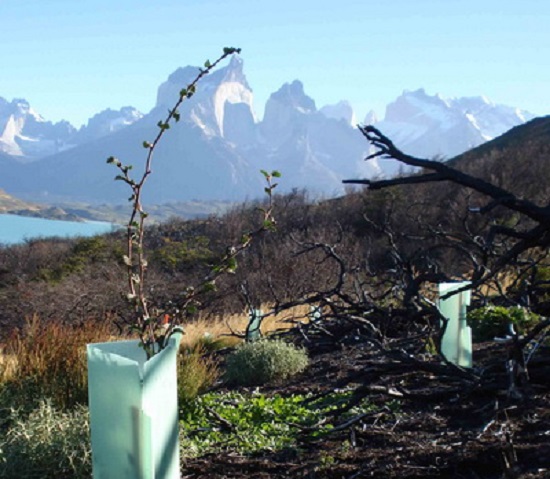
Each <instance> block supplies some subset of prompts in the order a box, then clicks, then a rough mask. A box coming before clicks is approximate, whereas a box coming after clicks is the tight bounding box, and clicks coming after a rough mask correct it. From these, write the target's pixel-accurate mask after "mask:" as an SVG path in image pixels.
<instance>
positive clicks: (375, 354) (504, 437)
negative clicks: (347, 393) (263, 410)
mask: <svg viewBox="0 0 550 479" xmlns="http://www.w3.org/2000/svg"><path fill="white" fill-rule="evenodd" d="M403 344H406V345H407V346H406V347H405V346H403V345H400V344H399V343H398V342H395V343H394V344H392V348H393V349H401V350H402V351H403V350H406V351H407V353H408V354H410V356H411V358H414V360H418V361H423V364H428V365H433V371H430V368H431V367H432V366H428V367H426V368H425V369H426V370H419V368H417V367H413V366H411V364H408V363H407V361H406V360H405V361H403V360H396V359H395V358H393V357H391V356H388V355H387V354H382V353H381V352H380V351H379V350H376V349H375V348H373V347H372V345H371V344H369V343H367V342H361V341H357V342H356V343H355V344H347V345H346V344H342V343H339V344H338V345H336V344H332V345H331V344H326V345H324V346H319V344H315V345H312V348H311V351H310V355H311V359H312V363H311V366H310V367H309V368H308V370H307V371H306V372H304V373H303V374H301V375H300V376H299V377H297V378H294V379H293V380H292V381H290V382H286V383H285V384H278V385H272V386H269V387H266V388H262V391H264V392H265V393H266V394H270V393H280V394H283V395H285V394H293V393H297V392H312V393H319V394H322V393H323V392H327V391H330V390H333V389H335V388H339V387H342V386H343V385H347V386H346V387H354V388H357V391H358V395H363V396H366V397H368V399H369V400H370V401H372V402H373V403H376V404H378V405H379V406H380V409H379V410H378V411H377V412H376V413H373V414H367V415H366V416H365V417H363V418H356V422H354V423H353V424H350V425H349V426H347V427H342V428H341V430H339V431H337V432H335V433H333V434H331V435H329V436H328V437H325V438H323V439H321V440H317V441H308V440H304V441H302V442H301V444H300V445H299V446H298V447H296V448H293V449H289V450H285V451H280V452H277V453H272V452H266V453H264V454H259V455H255V456H241V455H236V454H234V453H226V454H216V455H209V456H203V457H200V458H197V459H193V460H189V461H188V462H187V463H186V464H185V467H184V471H185V474H184V476H183V477H184V478H186V479H214V478H216V479H221V478H276V477H281V478H283V477H285V478H287V477H288V478H290V477H292V478H309V479H325V478H326V479H329V478H330V479H355V478H361V477H379V478H407V479H412V478H418V479H420V478H463V479H470V478H471V479H482V478H483V479H485V478H487V479H489V478H495V479H497V478H506V479H508V478H514V479H520V478H521V479H528V478H533V479H534V478H547V477H548V478H550V348H548V347H541V348H539V349H538V351H537V353H536V354H535V355H534V356H533V358H532V359H531V361H530V362H529V364H528V366H529V375H530V377H529V382H528V383H527V384H524V385H522V386H521V387H520V388H519V389H518V391H517V394H512V395H510V391H509V378H508V374H507V371H506V366H505V362H506V358H507V352H506V350H505V347H504V346H503V345H501V344H495V343H485V344H481V345H477V346H476V347H475V351H474V362H475V368H474V369H475V372H476V375H477V377H478V378H481V379H480V380H477V381H471V380H468V379H465V378H461V377H460V376H456V375H454V374H449V375H446V374H445V372H444V368H443V369H441V364H440V363H439V362H437V361H435V360H434V359H433V358H432V359H430V357H429V356H428V355H425V354H422V352H421V351H423V348H422V341H420V338H418V340H414V339H409V340H407V341H406V342H404V343H403ZM392 400H397V401H398V402H399V406H398V408H397V409H395V408H394V409H393V410H392V409H391V408H389V407H387V405H388V404H389V403H390V401H392ZM344 422H345V421H344V420H342V421H340V424H342V423H344ZM335 424H336V425H338V421H335ZM344 426H345V425H344Z"/></svg>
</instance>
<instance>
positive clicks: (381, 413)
mask: <svg viewBox="0 0 550 479" xmlns="http://www.w3.org/2000/svg"><path fill="white" fill-rule="evenodd" d="M549 141H550V118H542V119H537V120H534V121H532V122H530V123H528V124H526V125H524V126H522V127H518V128H516V129H514V130H512V131H511V132H510V133H509V134H508V135H505V136H504V137H502V138H499V139H497V140H494V141H493V142H490V143H488V144H487V145H484V146H483V147H480V148H478V149H476V150H473V151H471V152H469V153H468V154H466V155H463V156H461V157H459V158H456V159H455V160H453V164H454V166H455V167H457V168H459V169H463V170H464V171H468V172H471V173H472V174H475V175H479V176H481V177H484V178H486V179H487V180H489V181H491V182H493V183H494V184H496V185H501V186H503V187H506V188H510V190H513V191H514V193H515V194H516V195H519V196H521V195H525V197H528V198H529V199H531V200H533V201H535V202H538V204H540V205H542V206H546V205H547V204H548V201H549V196H548V192H547V185H546V183H545V181H544V179H545V178H546V177H547V175H546V172H547V168H548V166H547V165H548V158H549V155H548V153H549V149H548V144H549ZM517 172H521V175H518V174H517ZM281 181H284V172H283V178H281ZM274 202H275V217H276V220H277V228H276V230H275V231H273V232H269V233H268V234H264V235H263V236H261V237H260V238H259V240H258V241H257V242H255V243H254V244H253V245H252V246H251V247H250V248H249V249H247V250H246V251H245V252H244V254H243V255H241V256H240V257H239V258H238V264H236V265H234V266H235V268H231V269H232V270H233V269H234V271H232V272H231V273H229V274H226V275H225V276H223V277H221V278H219V279H218V280H217V281H216V283H215V284H212V285H209V286H210V287H208V288H204V289H203V290H202V289H201V290H200V291H199V292H198V294H197V296H196V301H195V302H194V303H193V304H190V305H189V307H188V308H186V309H185V310H184V311H179V312H178V313H177V314H179V315H183V316H184V318H185V324H187V325H189V326H190V328H189V331H191V329H192V328H191V326H192V325H197V324H199V323H200V324H201V325H202V324H206V325H208V324H212V326H213V327H214V325H216V327H218V326H219V325H220V323H222V322H223V321H224V320H228V319H229V315H232V314H245V315H246V314H247V313H248V311H250V310H251V309H261V310H262V311H263V313H264V315H265V316H266V319H272V318H273V316H274V315H275V314H277V315H278V316H277V320H278V321H280V325H281V326H284V329H285V330H284V331H278V332H277V333H274V334H270V335H268V338H267V339H268V340H271V339H273V337H278V338H279V339H281V338H282V339H283V340H284V341H285V342H286V343H292V344H293V345H294V346H290V347H291V349H292V350H293V354H289V353H288V352H286V350H285V349H283V348H286V345H284V344H283V343H279V342H273V343H272V344H271V345H270V346H272V347H264V346H265V344H266V343H264V342H263V341H259V342H257V343H251V344H252V346H251V348H252V351H251V352H248V350H245V349H237V353H234V352H232V350H231V349H224V348H225V347H227V346H233V345H234V344H235V343H238V342H240V340H241V339H242V336H243V335H242V334H240V333H242V332H243V329H241V325H239V331H237V328H231V324H227V325H226V326H227V328H226V330H225V331H226V332H227V330H228V329H229V330H230V332H231V329H234V330H233V331H232V333H233V334H232V336H233V337H227V336H212V335H210V334H208V335H200V334H199V335H197V336H194V338H196V339H194V340H193V342H192V343H188V344H186V345H185V346H184V348H182V351H181V359H180V372H179V380H180V384H183V386H182V388H180V389H181V391H180V404H181V410H180V420H181V423H180V429H181V431H180V432H181V445H182V453H183V455H184V459H185V463H184V465H183V467H184V469H185V475H186V477H192V478H196V479H199V478H202V479H213V478H216V477H231V478H238V477H304V478H306V477H307V478H318V479H322V478H323V479H324V478H327V479H329V478H330V479H336V478H342V477H346V478H352V477H362V476H365V477H368V476H374V477H390V478H397V477H399V478H417V479H420V478H424V477H479V478H487V479H489V478H491V479H492V478H495V479H496V478H497V477H499V478H500V477H511V478H523V479H527V478H535V477H542V476H540V474H541V473H542V474H544V473H547V472H548V471H549V470H550V464H549V463H548V457H550V441H549V439H548V435H547V431H548V418H550V408H549V402H550V389H549V385H548V381H547V377H548V373H549V371H550V348H549V347H548V344H547V339H545V337H544V331H545V329H544V328H546V329H548V319H546V318H547V317H548V315H549V311H550V294H549V293H550V291H549V289H548V288H549V286H550V284H549V280H550V264H549V262H548V258H547V251H545V250H542V249H541V248H533V249H532V250H529V251H523V252H522V254H520V255H518V257H517V258H514V261H511V262H510V263H509V264H508V265H506V267H505V268H503V269H502V270H501V271H500V273H499V274H498V275H495V276H494V277H492V278H491V280H490V281H489V282H487V283H486V284H484V285H482V287H480V288H477V289H476V290H475V291H474V292H473V301H472V303H473V304H472V310H473V313H472V315H471V320H472V321H474V322H475V324H476V328H475V329H476V334H478V333H480V332H481V333H483V334H484V335H485V336H484V337H483V338H482V339H480V341H481V340H483V341H485V340H486V339H492V336H493V334H499V335H500V334H501V329H502V328H504V331H503V334H506V332H507V326H508V325H507V321H508V320H511V321H512V322H514V323H515V324H516V325H517V327H518V328H521V332H522V333H523V334H525V336H526V338H527V339H525V338H524V339H519V338H516V340H515V342H514V343H508V345H507V346H503V345H502V344H501V343H495V342H493V341H489V342H481V343H480V344H477V345H476V346H475V351H474V358H475V367H474V368H473V369H464V368H458V367H455V366H453V365H452V364H449V363H447V362H445V361H444V360H443V358H442V356H441V355H440V354H438V353H439V351H438V347H439V341H440V335H441V334H442V327H441V325H442V322H441V320H440V319H441V318H440V317H439V315H438V313H437V309H436V308H435V306H434V304H435V303H434V302H435V300H436V296H437V293H436V291H437V284H438V283H440V282H444V281H449V280H455V279H467V278H469V277H470V274H471V272H472V271H474V270H476V269H479V268H487V269H490V268H491V267H493V265H495V264H497V262H498V259H499V254H500V253H501V251H503V249H504V248H506V247H507V246H509V245H508V244H507V241H508V240H507V239H506V238H504V239H499V241H497V242H496V243H495V244H494V245H492V246H491V248H488V247H487V243H484V242H483V241H482V238H485V237H486V235H487V233H488V231H489V228H490V227H494V226H499V227H500V226H502V227H512V226H513V227H516V226H517V225H518V224H520V225H522V224H523V223H525V225H526V226H529V224H528V223H529V222H530V221H532V220H525V219H524V218H519V217H515V216H514V215H509V214H508V213H507V210H505V209H504V208H503V207H502V205H495V207H494V208H491V209H490V210H489V211H488V212H487V213H485V214H480V213H478V212H476V211H477V208H479V207H483V206H485V205H486V202H487V200H486V199H485V198H482V197H480V196H479V195H475V194H472V192H471V191H468V190H466V189H464V188H461V187H458V186H456V185H452V184H443V183H432V184H430V183H428V184H417V185H407V186H394V187H391V188H388V189H382V190H377V191H372V190H366V189H365V190H355V191H353V190H350V191H349V192H348V193H347V194H346V195H344V196H342V197H340V198H337V199H332V200H326V201H312V200H310V199H309V198H308V195H307V193H306V192H305V191H298V190H296V191H293V192H292V193H290V194H286V195H281V196H276V197H275V198H274ZM261 206H262V205H261V203H254V202H251V203H245V204H241V205H239V206H236V207H234V208H232V209H230V210H229V211H228V212H226V213H225V214H223V215H221V216H211V217H208V218H203V219H197V220H181V219H176V218H173V219H171V220H170V221H167V222H165V223H162V224H158V225H152V226H151V227H149V228H148V229H147V230H146V238H145V246H146V251H147V257H148V282H147V288H148V290H147V294H148V298H149V299H150V308H151V309H152V310H153V314H154V315H155V316H161V315H164V314H168V315H171V314H176V313H175V312H176V310H177V308H178V304H179V301H180V300H181V298H182V295H183V294H184V292H185V291H186V290H187V288H189V287H190V286H193V285H197V284H200V282H201V280H202V279H203V278H204V277H205V276H206V274H207V273H208V271H209V270H210V269H211V268H212V265H214V264H216V262H217V258H219V257H221V256H223V255H224V254H225V253H226V248H227V246H228V245H231V244H239V239H240V238H241V237H242V235H243V234H246V233H247V232H249V231H253V230H255V228H256V227H257V223H258V221H261V215H259V211H258V208H259V207H261ZM124 242H125V237H124V233H123V232H114V233H110V234H108V235H103V236H97V237H93V238H80V239H72V240H59V239H52V240H32V241H27V242H26V243H24V244H21V245H17V246H12V247H6V248H1V249H0V321H1V327H2V328H1V337H0V343H2V344H3V345H4V347H5V351H6V352H7V354H6V357H5V358H4V362H3V366H2V364H0V366H1V367H0V373H2V374H1V375H0V405H1V406H2V408H5V409H3V410H2V411H3V412H2V411H0V441H4V444H5V445H4V446H2V443H0V449H2V448H4V450H9V451H10V454H12V456H13V457H14V458H16V459H17V461H19V462H17V463H16V462H15V459H12V462H11V463H10V462H9V458H7V457H4V458H3V457H2V455H1V453H0V463H1V461H3V460H4V461H7V462H6V463H7V464H10V467H11V468H12V469H11V471H12V472H11V474H12V475H11V476H10V475H8V476H6V477H17V476H16V475H14V474H17V473H18V471H19V472H20V470H21V469H20V467H23V466H21V465H29V464H46V462H47V461H46V462H44V463H42V462H40V463H39V462H38V459H33V460H36V462H35V463H33V462H32V461H31V460H30V459H29V458H31V457H34V458H37V457H38V458H39V459H40V461H43V460H44V458H46V459H47V458H48V457H60V458H65V456H66V455H68V454H74V452H72V451H73V447H72V446H73V445H74V444H73V443H74V440H70V441H69V443H70V444H71V448H69V447H68V446H67V444H66V443H64V442H63V441H64V440H66V439H67V436H63V434H61V433H60V436H58V435H56V436H55V441H54V440H52V441H51V442H48V441H47V440H46V439H40V441H39V442H38V443H37V444H38V445H39V446H40V447H38V446H37V447H36V448H33V447H34V445H31V444H30V443H29V440H28V438H29V437H32V436H33V434H38V433H39V429H40V428H39V427H38V426H37V424H38V423H39V422H40V420H43V421H48V424H52V423H55V421H58V423H59V424H62V425H63V427H62V428H53V429H55V430H56V431H58V429H59V430H60V431H63V430H67V426H66V425H67V424H70V427H69V428H68V429H69V430H71V431H75V430H79V429H78V428H77V427H75V424H83V423H84V422H85V421H86V411H85V408H84V409H83V408H82V404H84V405H85V403H86V397H85V396H86V395H85V381H86V380H85V374H84V371H85V365H84V363H83V355H82V354H80V351H81V350H80V349H79V348H81V346H80V343H82V344H83V343H84V342H86V341H95V340H103V339H106V338H111V337H119V336H120V335H121V334H122V333H121V332H122V331H124V330H125V324H126V323H128V322H129V320H130V318H129V316H128V315H129V313H128V305H127V303H126V300H125V298H124V292H125V290H124V284H125V274H126V267H125V265H124V261H123V254H124ZM510 306H514V309H511V308H510ZM480 307H482V308H481V309H479V308H480ZM198 311H200V314H199V312H198ZM315 311H317V312H319V315H318V316H315V315H314V312H315ZM483 321H486V324H483V323H480V322H483ZM228 323H229V321H228ZM289 326H294V327H293V328H291V329H290V330H288V327H289ZM273 329H276V325H275V327H273V325H272V326H271V327H270V328H269V330H270V332H272V331H271V330H273ZM263 332H264V333H267V332H268V328H264V329H263ZM481 333H480V334H481ZM63 337H66V338H67V340H61V339H59V338H63ZM476 339H477V338H476ZM529 339H533V340H534V343H531V342H529ZM523 341H525V344H524V345H523V346H525V351H526V352H528V351H531V350H533V355H532V358H531V356H530V363H529V374H528V375H527V374H526V373H525V374H524V373H523V372H522V371H521V370H520V371H519V372H518V370H513V371H512V370H510V368H508V366H507V365H509V364H510V361H512V360H514V361H518V360H517V358H516V357H515V356H514V354H516V353H517V351H518V348H517V347H518V345H519V344H520V343H521V342H523ZM545 341H546V342H545ZM79 342H80V343H79ZM58 343H59V344H63V348H61V347H57V346H55V347H53V345H56V344H58ZM535 343H536V348H538V349H536V348H535V345H534V344H535ZM48 345H50V346H48ZM254 345H256V346H254ZM220 348H221V349H220ZM529 348H531V349H529ZM270 350H273V351H274V352H273V353H271V352H269V351H270ZM239 351H241V353H240V354H241V356H240V357H238V360H236V357H237V356H232V355H234V354H239ZM242 351H245V352H246V354H244V353H243V352H242ZM281 351H283V352H282V353H281ZM519 351H520V354H521V358H523V357H524V356H523V350H522V349H519ZM294 352H296V355H294ZM23 353H25V354H26V355H25V356H23ZM270 354H277V355H278V356H277V357H278V358H279V360H280V364H281V366H280V369H279V372H278V373H277V376H276V377H275V376H272V375H271V371H269V374H268V373H267V372H266V373H264V372H263V370H262V369H261V368H260V367H258V368H256V369H254V372H258V374H259V373H261V374H259V375H260V376H261V377H253V379H250V378H246V379H244V380H242V381H241V379H242V378H241V377H240V376H241V375H239V374H236V373H235V368H236V369H237V372H240V373H242V370H243V369H244V366H242V365H241V363H240V361H245V362H252V361H249V359H247V358H254V360H257V359H262V360H263V359H265V357H266V356H268V355H270ZM306 355H307V356H309V359H307V358H306ZM18 357H25V360H24V361H22V362H21V363H18V362H17V360H16V359H14V358H18ZM66 358H69V360H67V359H66ZM269 358H271V356H270V357H269ZM35 359H36V360H35ZM271 359H274V357H273V358H271ZM287 360H288V361H294V363H293V364H287V363H286V361H287ZM10 361H12V362H11V363H10ZM262 364H268V365H269V366H270V367H272V366H273V364H275V363H274V361H265V362H264V363H262ZM46 365H47V366H46ZM50 365H52V366H50ZM40 368H46V370H47V371H51V374H48V375H47V374H45V372H44V371H42V372H41V373H36V371H40V370H41V369H40ZM231 368H233V369H234V371H233V373H231V372H230V370H231ZM291 372H292V374H291ZM295 374H296V376H294V375H295ZM527 376H528V377H527ZM42 377H44V378H47V381H42V380H41V378H42ZM230 380H231V381H230ZM239 381H241V382H240V383H239ZM240 384H246V385H248V384H252V385H254V386H257V387H258V389H255V390H254V391H253V392H251V390H250V389H249V388H247V387H242V386H240ZM52 385H53V386H52ZM67 385H68V386H67ZM73 390H74V391H75V392H74V393H70V394H68V393H67V394H64V393H63V392H67V391H73ZM77 392H78V394H77ZM42 398H46V399H47V400H48V401H49V402H45V403H44V402H40V401H39V399H42ZM18 401H20V402H23V404H21V403H20V402H19V403H18ZM12 404H19V405H21V409H20V410H18V412H17V414H15V413H13V412H12V413H7V411H8V410H9V408H8V405H12ZM0 409H1V408H0ZM56 411H57V412H56ZM40 418H42V419H40ZM63 428H65V429H63ZM84 430H85V429H84ZM29 431H30V432H29ZM37 437H38V436H37ZM40 437H41V438H42V436H40ZM86 440H87V439H86V436H85V434H84V435H83V436H82V437H80V438H79V440H78V444H79V445H82V444H84V446H86V444H85V441H86ZM31 446H32V447H31ZM46 446H47V447H46ZM87 451H88V449H86V447H84V450H83V451H80V452H79V453H78V457H80V458H82V459H81V460H80V459H79V460H77V461H76V462H75V464H76V465H75V467H74V468H73V472H71V470H70V467H69V466H67V464H66V463H67V461H65V462H64V461H59V463H60V464H61V463H62V464H63V467H66V469H64V470H61V466H60V465H58V466H56V467H58V468H57V469H55V470H54V469H53V468H52V469H51V471H52V472H51V473H50V474H49V475H44V477H52V478H53V477H55V478H61V477H63V478H65V477H66V478H72V477H78V478H80V477H87V476H86V474H89V467H90V466H89V457H88V456H87ZM70 457H71V458H72V457H73V456H70ZM86 461H88V462H86ZM69 462H70V461H69ZM77 466H78V467H77ZM29 467H30V466H29ZM47 467H50V466H42V465H40V468H41V469H42V470H44V469H45V468H46V469H47ZM52 467H53V466H52ZM0 471H1V469H0ZM74 471H78V472H74ZM0 477H3V476H2V473H1V472H0Z"/></svg>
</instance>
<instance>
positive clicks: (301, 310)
mask: <svg viewBox="0 0 550 479" xmlns="http://www.w3.org/2000/svg"><path fill="white" fill-rule="evenodd" d="M262 311H264V313H265V312H266V311H267V308H265V307H264V309H263V310H262ZM309 311H310V308H309V306H307V305H304V306H297V307H295V308H292V309H291V310H288V311H285V312H284V313H281V314H278V315H275V316H268V317H266V318H264V320H263V321H262V325H261V331H262V334H264V335H269V334H270V333H273V332H276V331H281V330H287V329H290V328H292V327H294V326H295V323H296V321H301V322H305V323H307V322H308V321H309V318H308V313H309ZM247 325H248V313H247V312H242V313H240V314H231V315H226V316H223V317H219V316H218V317H215V318H211V317H203V316H199V317H198V318H197V319H195V320H194V321H192V322H190V323H189V324H186V325H184V330H185V335H184V336H183V340H182V347H187V348H189V347H193V346H194V345H195V344H197V343H200V342H201V341H204V338H205V337H206V338H209V339H212V340H218V339H221V340H223V343H224V345H227V346H234V345H236V344H238V343H240V342H241V341H242V340H241V339H240V338H239V337H238V336H234V335H232V333H233V332H235V333H238V334H244V333H245V331H246V326H247Z"/></svg>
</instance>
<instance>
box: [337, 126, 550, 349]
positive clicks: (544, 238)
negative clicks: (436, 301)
mask: <svg viewBox="0 0 550 479" xmlns="http://www.w3.org/2000/svg"><path fill="white" fill-rule="evenodd" d="M359 130H360V131H361V133H362V134H363V135H364V136H365V138H366V139H367V140H368V141H369V142H370V143H371V145H372V146H374V147H375V148H376V151H375V152H374V153H372V154H370V155H369V156H367V158H366V159H365V160H370V159H373V158H382V159H393V160H396V161H398V162H400V163H402V164H404V165H407V166H412V167H415V168H420V169H421V172H420V173H418V174H412V175H410V176H403V177H398V178H391V179H383V180H368V179H356V180H344V181H343V183H346V184H360V185H366V186H368V187H369V189H372V190H378V189H383V188H388V187H391V186H397V185H414V184H423V183H432V182H441V181H449V182H451V183H455V184H457V185H461V186H464V187H467V188H470V189H472V190H474V191H476V192H478V193H481V194H482V195H485V196H487V197H489V198H490V201H489V202H488V203H487V204H485V205H484V206H481V207H478V208H471V211H472V212H476V213H482V214H483V213H487V212H489V211H491V210H493V209H494V208H496V207H498V206H500V207H504V208H507V209H508V210H509V211H511V212H514V213H518V214H520V215H522V216H523V217H525V218H526V219H528V220H529V221H528V222H527V223H528V224H527V226H525V227H520V226H518V225H517V224H516V225H515V226H505V225H499V224H496V225H492V226H491V227H490V228H489V230H488V232H487V234H486V236H485V238H480V240H481V241H482V242H483V243H482V244H483V250H484V251H485V253H486V257H485V260H486V259H487V257H488V255H489V252H490V251H492V250H493V247H494V244H495V241H496V240H497V238H502V239H506V240H510V241H511V244H510V246H509V247H507V248H506V249H505V250H504V251H503V252H502V253H501V254H500V255H499V256H498V257H497V258H496V260H495V262H494V263H493V264H491V265H490V267H489V265H487V263H486V262H485V264H484V265H483V267H482V268H478V269H477V270H476V271H475V272H474V274H473V276H472V287H474V288H475V287H476V286H479V285H481V284H482V283H484V282H486V281H488V280H490V279H492V278H494V277H495V276H496V275H497V273H499V272H500V271H502V270H503V269H504V268H505V267H506V266H507V265H510V264H512V263H513V262H515V261H516V260H517V259H518V257H519V256H520V255H521V254H523V253H526V252H528V251H530V250H533V249H534V248H543V249H547V248H548V247H549V246H550V203H548V204H546V205H543V206H540V205H537V204H535V203H534V202H532V201H530V200H527V199H524V198H519V197H518V196H516V195H515V194H514V193H512V192H511V191H509V190H507V189H504V188H501V187H500V186H497V185H495V184H492V183H490V182H488V181H485V180H483V179H481V178H477V177H475V176H472V175H469V174H467V173H464V172H462V171H459V170H458V169H456V168H453V167H452V166H450V165H449V164H448V163H443V162H440V161H435V160H428V159H422V158H416V157H414V156H411V155H408V154H406V153H404V152H402V151H401V150H400V149H399V148H397V147H396V146H395V145H394V143H393V142H392V141H391V140H390V139H389V138H388V137H387V136H385V135H384V134H383V133H382V132H380V130H378V129H377V128H376V127H374V126H370V125H367V126H359ZM459 291H460V290H457V291H455V293H456V292H459ZM549 325H550V319H548V318H546V319H545V320H544V321H542V322H541V323H540V324H539V325H538V326H537V327H536V328H535V330H533V331H532V332H531V333H530V334H528V335H527V336H526V337H525V338H523V339H522V340H520V342H519V346H520V347H524V346H525V345H526V344H528V342H529V341H530V340H532V339H533V338H534V337H535V335H536V334H539V333H540V331H541V330H543V329H545V328H546V327H547V326H549Z"/></svg>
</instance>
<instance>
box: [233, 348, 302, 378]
mask: <svg viewBox="0 0 550 479" xmlns="http://www.w3.org/2000/svg"><path fill="white" fill-rule="evenodd" d="M307 365H308V357H307V354H306V352H305V351H304V350H303V349H298V348H296V347H295V346H294V345H293V344H289V343H286V342H284V341H281V340H268V339H262V340H260V341H255V342H251V343H243V344H241V345H240V346H238V347H237V349H236V350H235V351H234V352H233V353H232V354H231V355H230V356H229V357H228V359H227V366H226V367H227V370H226V379H227V380H228V381H229V382H230V383H234V384H239V385H245V386H254V385H261V384H265V383H267V382H269V381H272V380H274V379H285V378H288V377H290V376H293V375H295V374H297V373H299V372H301V371H303V370H304V369H305V368H306V367H307Z"/></svg>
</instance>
